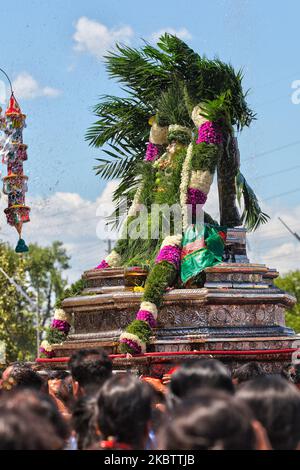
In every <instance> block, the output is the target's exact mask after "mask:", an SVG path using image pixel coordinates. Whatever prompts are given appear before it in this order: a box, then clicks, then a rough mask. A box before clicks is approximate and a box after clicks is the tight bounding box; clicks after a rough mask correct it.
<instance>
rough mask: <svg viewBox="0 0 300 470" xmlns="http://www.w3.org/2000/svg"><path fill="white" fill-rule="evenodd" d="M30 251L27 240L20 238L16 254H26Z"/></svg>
mask: <svg viewBox="0 0 300 470" xmlns="http://www.w3.org/2000/svg"><path fill="white" fill-rule="evenodd" d="M27 251H29V248H28V246H27V245H26V243H25V240H23V238H19V241H18V244H17V246H16V249H15V252H16V253H26V252H27Z"/></svg>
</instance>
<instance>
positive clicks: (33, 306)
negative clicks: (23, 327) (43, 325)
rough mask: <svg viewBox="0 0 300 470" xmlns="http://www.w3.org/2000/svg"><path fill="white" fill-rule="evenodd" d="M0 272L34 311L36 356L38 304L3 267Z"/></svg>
mask: <svg viewBox="0 0 300 470" xmlns="http://www.w3.org/2000/svg"><path fill="white" fill-rule="evenodd" d="M0 272H1V273H2V274H3V276H5V277H6V279H7V280H8V281H9V282H10V283H11V285H12V286H14V287H15V289H16V291H17V292H19V294H21V295H22V297H24V299H26V300H27V302H28V303H29V304H30V307H31V308H32V309H33V311H34V312H35V313H36V319H37V330H36V347H37V357H39V354H40V331H39V330H40V327H39V323H40V312H39V306H38V305H37V304H36V303H35V302H34V301H33V300H32V299H31V298H30V297H29V295H27V294H26V292H25V291H24V290H23V289H22V287H21V286H19V284H17V283H16V281H15V280H14V279H13V278H12V277H10V276H9V275H8V274H7V273H6V272H5V271H4V269H2V268H1V267H0Z"/></svg>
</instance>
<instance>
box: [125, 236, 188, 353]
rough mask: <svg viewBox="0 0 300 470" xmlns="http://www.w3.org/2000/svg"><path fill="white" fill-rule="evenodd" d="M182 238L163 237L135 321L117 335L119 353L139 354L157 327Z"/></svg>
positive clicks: (176, 269) (177, 261)
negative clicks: (159, 305) (159, 308)
mask: <svg viewBox="0 0 300 470" xmlns="http://www.w3.org/2000/svg"><path fill="white" fill-rule="evenodd" d="M181 241H182V236H181V235H173V236H168V237H166V238H165V239H164V240H163V242H162V244H161V248H160V251H159V253H158V255H157V257H156V260H155V265H154V267H153V269H152V271H151V273H150V274H149V276H148V278H147V281H146V284H145V290H144V295H143V301H142V302H141V305H140V309H139V311H138V313H137V315H136V320H134V321H133V322H132V323H131V324H130V325H129V326H128V327H127V329H126V330H125V331H124V332H123V333H122V334H121V336H120V346H121V351H122V352H124V353H127V352H129V353H133V354H141V353H143V352H145V351H146V345H147V343H148V342H149V340H150V337H151V334H152V329H153V328H156V326H157V315H158V304H159V302H160V301H161V297H162V295H163V293H164V292H165V290H166V288H167V287H168V285H170V284H171V283H172V282H173V281H174V278H175V276H176V275H177V273H178V270H179V264H180V255H181Z"/></svg>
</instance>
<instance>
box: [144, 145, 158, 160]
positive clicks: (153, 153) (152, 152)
mask: <svg viewBox="0 0 300 470" xmlns="http://www.w3.org/2000/svg"><path fill="white" fill-rule="evenodd" d="M158 155H159V148H158V146H157V145H155V144H153V143H152V142H148V144H147V149H146V155H145V161H146V162H153V161H154V160H156V159H157V157H158Z"/></svg>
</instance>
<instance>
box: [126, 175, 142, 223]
mask: <svg viewBox="0 0 300 470" xmlns="http://www.w3.org/2000/svg"><path fill="white" fill-rule="evenodd" d="M143 188H144V184H143V183H140V184H139V186H138V188H137V191H136V193H135V195H134V198H133V201H132V204H131V206H130V208H129V211H128V214H127V217H132V216H134V215H135V214H136V212H137V211H138V209H139V205H140V203H141V194H142V191H143Z"/></svg>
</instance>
